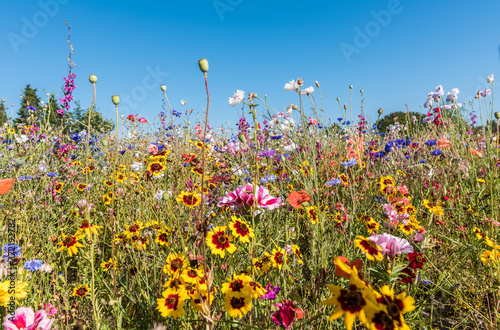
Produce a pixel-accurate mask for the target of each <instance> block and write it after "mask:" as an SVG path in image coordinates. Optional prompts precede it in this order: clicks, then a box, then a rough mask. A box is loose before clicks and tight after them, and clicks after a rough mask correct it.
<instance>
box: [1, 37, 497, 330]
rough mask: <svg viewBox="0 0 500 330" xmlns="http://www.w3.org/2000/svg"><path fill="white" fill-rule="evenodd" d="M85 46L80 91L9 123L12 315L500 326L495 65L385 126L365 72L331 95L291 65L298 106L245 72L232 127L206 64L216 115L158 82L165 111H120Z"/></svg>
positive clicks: (436, 92)
mask: <svg viewBox="0 0 500 330" xmlns="http://www.w3.org/2000/svg"><path fill="white" fill-rule="evenodd" d="M68 41H69V38H68ZM72 54H73V53H72V47H71V45H70V52H69V58H68V74H67V76H66V77H65V78H64V81H62V85H63V94H62V95H60V96H59V97H58V98H54V97H53V98H52V99H49V100H47V101H45V102H43V103H38V104H33V100H34V99H33V98H32V97H29V95H27V94H26V95H25V97H24V98H23V99H22V100H21V102H22V104H23V106H24V108H23V116H22V117H20V118H21V119H19V120H17V121H16V122H14V121H12V120H9V119H6V120H5V123H4V124H3V125H2V126H1V128H0V134H1V139H0V141H1V144H0V154H1V157H0V166H1V180H0V193H1V197H0V204H1V205H0V214H1V219H2V222H1V223H0V227H1V228H2V236H1V237H2V242H1V243H2V245H1V247H2V253H3V258H2V260H1V262H0V277H1V281H0V302H1V305H2V307H1V308H0V316H1V317H2V320H3V326H4V329H9V330H14V329H16V330H18V329H373V330H375V329H377V330H382V329H384V330H385V329H387V330H395V329H428V330H431V329H498V327H499V322H500V320H499V316H500V294H499V285H500V235H499V225H500V220H499V216H500V207H499V205H500V197H499V194H498V191H499V188H500V178H499V171H500V155H499V147H500V136H499V134H500V131H499V129H498V128H499V127H498V126H499V121H498V120H499V119H500V112H495V109H496V108H495V105H494V75H493V74H491V75H490V76H488V77H487V78H486V81H485V82H484V83H485V84H487V85H488V87H487V88H486V89H483V90H480V91H474V93H476V92H477V94H476V97H475V98H474V100H473V101H471V102H465V100H461V98H460V90H459V89H458V88H456V87H457V86H446V88H445V87H443V86H441V85H440V86H437V87H435V88H434V86H429V90H431V92H429V93H428V95H425V94H423V95H422V105H423V109H425V110H424V111H423V112H420V113H419V114H415V113H414V112H411V111H410V110H409V109H406V110H405V111H403V112H400V113H398V115H394V117H397V118H394V117H392V116H391V115H389V116H387V115H388V114H387V113H384V109H382V108H380V109H379V110H378V117H375V118H372V119H371V120H369V119H368V118H367V117H365V114H364V94H363V93H364V91H362V90H361V91H359V90H355V88H354V87H353V86H352V85H351V86H348V85H347V84H346V89H348V91H349V93H350V101H349V102H346V103H344V102H343V101H342V102H341V100H340V99H337V103H338V107H335V108H331V109H329V108H326V107H325V106H324V103H323V97H324V96H325V97H326V96H327V95H328V97H329V98H331V93H332V92H331V91H322V89H321V84H320V82H317V81H304V80H303V79H302V78H299V77H294V79H293V80H291V81H289V80H290V79H289V78H288V77H285V78H284V79H283V85H284V89H285V90H286V91H288V93H289V94H288V95H289V103H288V104H280V105H272V104H271V103H272V102H270V99H271V98H272V95H269V96H267V95H266V96H264V95H260V94H259V95H258V94H256V93H253V92H251V91H243V90H239V89H238V86H235V92H234V95H227V97H228V98H229V99H228V105H229V106H232V107H233V108H234V109H235V111H236V110H242V113H243V116H242V117H241V118H240V119H239V121H238V123H237V125H236V126H234V127H224V126H218V127H215V126H212V125H211V116H210V110H211V107H210V92H211V91H212V90H211V88H210V74H211V73H212V71H213V70H216V69H212V71H211V70H209V61H208V60H207V59H201V60H199V62H198V63H196V62H195V63H192V66H193V67H195V68H196V70H198V68H199V80H198V81H197V82H194V83H193V85H194V86H198V88H199V94H200V97H204V98H205V97H206V107H204V109H195V111H193V110H191V109H189V108H188V107H185V104H186V102H185V101H184V100H182V102H179V100H175V103H174V101H172V100H169V98H168V97H169V86H167V85H165V84H158V86H157V88H156V90H155V92H154V93H156V94H157V95H159V96H160V97H163V98H164V100H165V108H164V109H158V111H157V113H158V114H157V116H156V117H155V118H145V117H142V116H136V115H134V114H129V115H123V114H122V113H121V112H120V96H119V95H109V96H107V100H108V101H107V102H109V104H113V106H114V108H115V110H116V119H115V121H114V122H111V123H106V122H104V121H103V120H101V119H99V118H98V117H96V116H97V115H98V112H97V110H96V109H95V107H94V101H95V97H96V93H99V79H98V78H99V77H98V75H91V76H90V77H88V78H87V77H80V76H78V75H77V74H75V70H74V67H75V66H74V63H73V62H72ZM287 81H288V82H287ZM76 82H78V83H79V84H80V85H83V84H90V85H92V88H93V95H88V98H89V100H92V103H91V104H92V105H91V106H90V108H89V109H88V111H87V112H85V113H83V114H80V116H79V117H78V118H77V119H75V117H74V116H73V117H71V116H70V113H72V112H71V110H72V109H73V107H74V106H75V105H74V100H73V91H74V90H75V88H76ZM458 87H460V86H458ZM353 98H355V99H359V100H360V102H361V107H360V108H354V107H353V102H352V99H353ZM51 100H52V101H51ZM30 102H31V103H30ZM4 103H5V101H3V102H2V104H4ZM174 104H175V105H174ZM179 104H180V105H181V106H182V108H181V107H180V106H178V105H179ZM275 106H276V107H277V108H274V107H275ZM174 108H177V109H182V110H176V109H174ZM5 109H6V108H5V106H4V108H3V111H4V112H5ZM196 111H198V114H199V116H195V113H196ZM478 118H481V120H484V122H486V123H487V124H486V125H479V124H478V120H479V119H478ZM387 121H390V124H387V125H385V124H384V123H386V122H387ZM78 125H79V126H78ZM384 125H385V126H384Z"/></svg>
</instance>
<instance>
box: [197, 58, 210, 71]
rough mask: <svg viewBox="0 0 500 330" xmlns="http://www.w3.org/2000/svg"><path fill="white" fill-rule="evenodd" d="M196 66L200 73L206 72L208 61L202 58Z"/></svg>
mask: <svg viewBox="0 0 500 330" xmlns="http://www.w3.org/2000/svg"><path fill="white" fill-rule="evenodd" d="M198 66H199V67H200V70H201V72H204V73H205V72H208V61H207V59H206V58H202V59H201V60H199V61H198Z"/></svg>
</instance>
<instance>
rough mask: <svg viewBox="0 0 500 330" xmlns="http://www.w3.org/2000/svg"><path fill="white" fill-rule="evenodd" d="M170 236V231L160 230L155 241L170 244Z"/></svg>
mask: <svg viewBox="0 0 500 330" xmlns="http://www.w3.org/2000/svg"><path fill="white" fill-rule="evenodd" d="M169 236H170V232H169V231H164V230H159V231H158V234H156V239H155V242H156V243H158V244H160V245H161V246H168V245H169V244H170V243H169V242H168V237H169Z"/></svg>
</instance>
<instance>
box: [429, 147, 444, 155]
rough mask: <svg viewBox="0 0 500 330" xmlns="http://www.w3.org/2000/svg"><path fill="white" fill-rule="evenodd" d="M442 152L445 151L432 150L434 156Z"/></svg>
mask: <svg viewBox="0 0 500 330" xmlns="http://www.w3.org/2000/svg"><path fill="white" fill-rule="evenodd" d="M442 154H443V152H442V151H441V150H439V149H436V150H432V151H431V155H433V156H441V155H442Z"/></svg>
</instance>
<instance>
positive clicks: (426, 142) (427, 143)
mask: <svg viewBox="0 0 500 330" xmlns="http://www.w3.org/2000/svg"><path fill="white" fill-rule="evenodd" d="M436 144H437V142H436V140H429V141H425V145H426V146H428V147H431V146H435V145H436Z"/></svg>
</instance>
